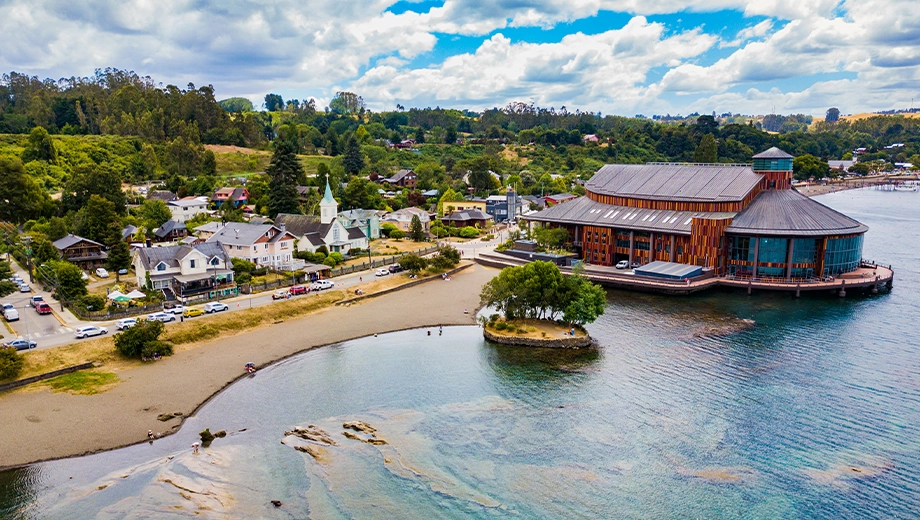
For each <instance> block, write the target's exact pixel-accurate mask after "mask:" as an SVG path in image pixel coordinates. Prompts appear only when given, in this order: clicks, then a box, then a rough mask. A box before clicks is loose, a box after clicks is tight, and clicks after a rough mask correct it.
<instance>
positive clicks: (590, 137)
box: [582, 134, 600, 143]
mask: <svg viewBox="0 0 920 520" xmlns="http://www.w3.org/2000/svg"><path fill="white" fill-rule="evenodd" d="M582 140H583V141H584V142H586V143H596V142H598V141H600V139H599V138H598V137H597V136H596V135H594V134H587V135H585V136H584V137H583V138H582Z"/></svg>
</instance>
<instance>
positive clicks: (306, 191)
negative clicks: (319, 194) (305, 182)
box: [297, 186, 318, 204]
mask: <svg viewBox="0 0 920 520" xmlns="http://www.w3.org/2000/svg"><path fill="white" fill-rule="evenodd" d="M317 189H318V188H317V187H316V186H297V199H298V200H299V201H300V203H301V204H303V203H305V202H307V197H309V196H310V194H311V193H313V192H314V191H316V190H317Z"/></svg>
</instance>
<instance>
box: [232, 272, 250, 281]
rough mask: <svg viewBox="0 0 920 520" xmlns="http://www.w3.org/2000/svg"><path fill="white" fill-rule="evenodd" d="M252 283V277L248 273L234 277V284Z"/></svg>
mask: <svg viewBox="0 0 920 520" xmlns="http://www.w3.org/2000/svg"><path fill="white" fill-rule="evenodd" d="M250 282H252V275H251V274H249V273H240V274H238V275H236V283H250Z"/></svg>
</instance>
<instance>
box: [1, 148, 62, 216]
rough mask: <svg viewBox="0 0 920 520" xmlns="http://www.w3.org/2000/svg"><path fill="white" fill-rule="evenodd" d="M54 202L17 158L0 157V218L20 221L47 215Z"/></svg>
mask: <svg viewBox="0 0 920 520" xmlns="http://www.w3.org/2000/svg"><path fill="white" fill-rule="evenodd" d="M53 209H54V202H53V201H52V200H51V197H49V196H48V193H47V192H45V190H44V189H42V187H41V186H39V185H38V183H36V182H35V180H34V179H32V177H30V176H29V175H28V174H26V173H25V170H24V169H23V166H22V161H20V160H19V158H16V157H14V158H10V157H0V220H5V221H8V222H16V223H22V222H25V221H27V220H31V219H37V218H40V217H42V216H45V215H48V214H50V213H51V211H52V210H53Z"/></svg>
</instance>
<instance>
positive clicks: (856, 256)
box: [824, 235, 863, 276]
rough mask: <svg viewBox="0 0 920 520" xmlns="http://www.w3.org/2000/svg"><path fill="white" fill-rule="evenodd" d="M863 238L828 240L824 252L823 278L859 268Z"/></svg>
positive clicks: (857, 236)
mask: <svg viewBox="0 0 920 520" xmlns="http://www.w3.org/2000/svg"><path fill="white" fill-rule="evenodd" d="M862 246H863V236H862V235H856V236H852V237H843V238H829V239H828V240H827V248H826V249H825V250H824V276H828V275H830V276H836V275H838V274H840V273H846V272H849V271H853V270H855V269H856V268H857V267H859V261H860V259H862Z"/></svg>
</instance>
